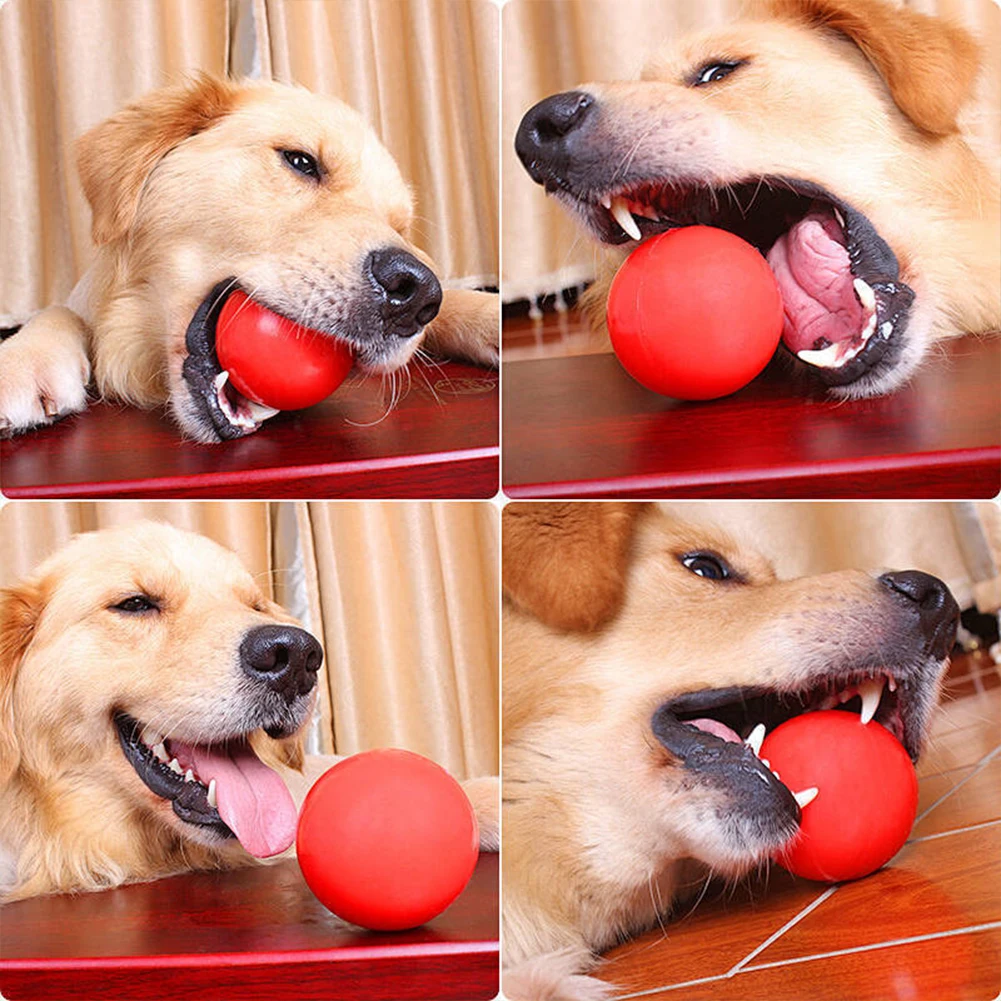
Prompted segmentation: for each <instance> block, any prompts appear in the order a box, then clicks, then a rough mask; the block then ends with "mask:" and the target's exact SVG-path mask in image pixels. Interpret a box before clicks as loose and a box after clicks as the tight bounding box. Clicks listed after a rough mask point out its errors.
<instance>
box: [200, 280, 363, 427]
mask: <svg viewBox="0 0 1001 1001" xmlns="http://www.w3.org/2000/svg"><path fill="white" fill-rule="evenodd" d="M215 337H216V345H215V346H216V355H217V356H218V358H219V364H220V365H221V366H222V368H223V369H225V370H226V371H227V372H229V378H230V381H231V382H232V383H233V385H234V386H235V387H236V388H237V389H238V390H239V391H240V392H241V393H242V394H243V395H244V396H246V397H247V399H249V400H253V401H254V402H256V403H260V404H263V405H264V406H266V407H273V408H274V409H275V410H301V409H302V408H303V407H311V406H312V405H313V404H314V403H319V402H320V401H321V400H325V399H326V398H327V397H328V396H329V395H330V394H331V393H332V392H333V391H334V390H335V389H337V387H338V386H339V385H340V384H341V383H342V382H343V381H344V380H345V378H346V377H347V374H348V372H350V371H351V366H352V364H353V359H352V356H351V351H350V349H349V348H348V347H347V345H345V344H343V343H341V342H340V341H337V340H334V338H332V337H331V336H330V335H329V334H324V333H321V332H319V331H317V330H310V329H309V328H308V327H303V326H301V325H300V324H298V323H293V322H292V321H291V320H288V319H286V318H285V317H284V316H279V315H278V314H277V313H273V312H272V311H271V310H270V309H267V308H265V307H264V306H262V305H261V304H260V303H257V302H254V300H253V299H251V298H250V297H249V296H248V295H246V294H245V293H244V292H241V291H240V290H239V289H237V290H236V291H235V292H232V293H231V294H230V296H229V298H228V299H227V300H226V302H225V304H224V305H223V307H222V309H221V310H220V311H219V319H218V321H217V322H216V335H215Z"/></svg>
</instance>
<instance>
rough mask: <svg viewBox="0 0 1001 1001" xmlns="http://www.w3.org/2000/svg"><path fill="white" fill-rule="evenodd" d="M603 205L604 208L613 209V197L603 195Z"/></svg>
mask: <svg viewBox="0 0 1001 1001" xmlns="http://www.w3.org/2000/svg"><path fill="white" fill-rule="evenodd" d="M601 204H602V205H604V207H605V208H606V209H611V207H612V196H611V195H602V196H601Z"/></svg>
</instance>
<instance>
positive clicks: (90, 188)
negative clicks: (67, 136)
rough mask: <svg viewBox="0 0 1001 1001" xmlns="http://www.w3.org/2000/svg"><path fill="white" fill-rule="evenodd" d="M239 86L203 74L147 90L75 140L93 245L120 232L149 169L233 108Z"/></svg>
mask: <svg viewBox="0 0 1001 1001" xmlns="http://www.w3.org/2000/svg"><path fill="white" fill-rule="evenodd" d="M239 93H240V88H239V87H238V86H237V85H236V84H233V83H230V82H228V81H226V80H220V79H219V78H217V77H212V76H208V75H202V76H199V77H197V78H196V79H194V80H192V81H191V82H189V83H187V84H183V85H181V86H177V87H165V88H163V89H161V90H154V91H153V92H152V93H149V94H146V95H145V96H144V97H142V98H140V99H139V100H138V101H135V102H134V103H132V104H130V105H128V106H127V107H125V108H123V109H122V110H121V111H119V112H118V113H117V114H116V115H113V116H112V117H111V118H109V119H108V120H107V121H105V122H102V123H101V124H100V125H97V126H95V127H94V128H92V129H91V130H90V131H89V132H85V133H84V134H83V135H82V136H81V137H80V138H79V139H78V140H77V143H76V162H77V169H78V170H79V171H80V180H81V181H82V182H83V190H84V194H86V196H87V201H88V202H90V208H91V213H92V216H93V221H92V234H93V238H94V242H95V243H97V244H102V243H107V242H108V241H110V240H115V239H118V238H119V237H122V236H124V235H125V234H126V233H127V232H128V230H129V227H130V226H131V225H132V221H133V219H134V218H135V214H136V210H137V208H138V207H139V196H140V194H141V193H142V188H143V185H144V184H145V183H146V179H147V178H148V177H149V175H150V172H151V171H152V170H153V168H154V167H155V166H156V164H157V163H158V162H159V160H160V159H161V158H162V157H163V156H165V155H166V154H167V153H169V152H170V150H172V149H173V148H174V147H175V146H177V145H178V143H181V142H183V141H184V140H185V139H188V138H190V137H191V136H193V135H197V134H198V133H199V132H203V131H204V130H205V129H207V128H208V127H209V126H210V125H211V124H212V123H213V122H215V121H218V120H219V119H220V118H221V117H222V116H223V115H226V114H227V113H228V112H229V111H231V110H232V109H233V106H234V105H235V103H236V101H237V97H238V95H239Z"/></svg>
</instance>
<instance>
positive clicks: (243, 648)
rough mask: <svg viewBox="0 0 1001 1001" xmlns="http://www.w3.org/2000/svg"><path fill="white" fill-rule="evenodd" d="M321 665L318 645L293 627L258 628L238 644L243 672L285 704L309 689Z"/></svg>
mask: <svg viewBox="0 0 1001 1001" xmlns="http://www.w3.org/2000/svg"><path fill="white" fill-rule="evenodd" d="M322 663H323V650H322V649H321V647H320V644H319V643H318V642H317V641H316V639H314V638H313V637H312V636H311V635H310V634H309V633H307V632H306V630H305V629H296V628H295V626H258V627H257V628H256V629H251V630H250V632H249V633H247V635H246V636H244V637H243V642H242V643H241V644H240V664H241V666H242V667H243V670H244V671H245V672H246V673H247V674H248V675H249V676H250V677H251V678H253V679H254V680H255V681H263V682H264V683H265V684H266V685H267V686H268V688H270V689H272V690H273V691H275V692H277V693H278V694H279V695H281V696H283V697H284V698H285V700H286V701H288V702H292V701H293V700H294V699H295V698H297V697H298V696H300V695H307V694H308V693H309V692H310V691H311V690H312V688H313V686H314V685H315V684H316V672H317V671H319V670H320V665H321V664H322Z"/></svg>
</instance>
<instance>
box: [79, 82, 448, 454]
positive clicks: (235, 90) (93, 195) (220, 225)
mask: <svg viewBox="0 0 1001 1001" xmlns="http://www.w3.org/2000/svg"><path fill="white" fill-rule="evenodd" d="M78 166H79V170H80V175H81V178H82V181H83V187H84V191H85V192H86V194H87V198H88V200H89V202H90V205H91V209H92V213H93V235H94V239H95V242H96V243H98V244H99V245H105V246H107V248H108V249H109V251H111V252H112V253H113V254H114V257H115V261H116V266H117V268H118V272H117V274H116V281H117V282H118V283H119V284H118V287H117V288H116V294H115V295H113V296H109V299H110V301H109V302H108V303H107V305H106V307H105V308H106V313H105V315H103V316H99V317H97V322H98V323H99V324H100V325H101V327H102V331H101V336H102V350H101V353H100V354H99V355H98V358H97V377H98V379H99V381H101V382H102V385H105V386H107V387H108V388H111V389H113V390H114V392H115V393H116V394H117V395H119V396H122V397H123V398H125V399H137V398H138V399H140V400H142V399H144V398H148V397H150V396H151V395H153V396H156V395H163V392H164V390H165V391H166V393H167V394H168V395H169V401H170V406H171V409H172V410H173V412H174V414H175V416H176V417H177V420H178V421H179V423H180V424H181V427H182V429H183V430H184V431H185V432H187V433H188V434H190V435H192V436H193V437H195V438H197V439H198V440H201V441H219V440H221V439H228V438H235V437H239V436H241V435H244V434H249V433H251V432H252V431H254V430H256V429H257V428H258V427H259V426H260V423H261V421H262V420H266V419H267V418H268V417H269V416H272V415H273V411H271V412H269V411H268V410H267V408H261V407H260V406H258V405H256V404H253V403H252V401H248V400H247V399H246V398H245V397H243V396H242V394H240V393H239V392H238V391H237V390H236V388H235V387H234V386H233V385H232V383H231V381H229V380H228V378H227V377H226V376H225V375H224V374H223V372H222V369H221V367H220V365H219V360H218V358H217V356H216V352H215V324H216V321H217V319H218V316H219V312H220V310H221V309H222V305H223V303H224V301H225V299H226V297H227V296H228V295H229V294H230V292H232V291H233V290H234V289H236V288H241V289H242V290H243V291H244V292H246V293H247V294H248V295H249V296H250V297H251V298H252V299H254V300H256V301H257V302H259V303H260V304H261V305H263V306H265V307H267V308H268V309H270V310H272V311H273V312H275V313H278V314H280V315H282V316H284V317H287V318H288V319H290V320H293V321H295V322H297V323H301V324H303V325H304V326H306V327H309V328H311V329H313V330H317V331H319V332H320V333H321V334H322V335H326V336H329V337H332V338H336V339H338V340H340V341H343V342H344V343H345V344H347V345H348V346H349V347H350V348H351V350H352V352H353V353H354V357H355V360H356V362H357V364H358V365H359V366H360V367H361V368H362V369H365V370H369V371H388V370H393V369H396V368H398V367H400V366H402V365H404V364H405V363H406V362H407V361H408V360H409V358H410V357H411V355H412V354H413V353H414V351H415V350H416V349H417V347H418V346H419V344H420V341H421V337H422V333H423V330H424V327H425V325H426V324H428V323H430V322H431V320H432V319H433V318H434V317H435V315H436V314H437V312H438V308H439V306H440V304H441V287H440V285H439V283H438V279H437V278H436V277H435V275H434V273H433V272H432V270H431V269H430V267H429V266H428V261H427V259H426V258H425V257H424V256H423V255H422V254H421V252H420V251H419V250H418V249H417V248H416V247H414V246H413V245H412V244H411V243H410V242H409V240H408V233H409V229H410V224H411V221H412V217H413V201H412V196H411V193H410V191H409V189H408V188H407V185H406V184H405V183H404V181H403V178H402V177H401V175H400V172H399V169H398V168H397V166H396V163H395V162H394V160H393V158H392V157H391V156H390V155H389V153H388V152H387V150H386V149H385V147H384V146H383V145H382V144H381V143H380V142H379V140H378V138H377V137H376V135H375V133H374V131H373V130H372V129H371V128H370V127H369V126H368V125H367V124H366V123H365V121H364V120H363V119H362V117H361V116H360V115H359V114H358V113H357V112H355V111H353V110H352V109H351V108H349V107H347V106H346V105H345V104H343V103H341V102H340V101H337V100H333V99H331V98H324V97H320V96H318V95H315V94H312V93H310V92H309V91H306V90H304V89H302V88H298V87H288V86H282V85H280V84H274V83H252V82H241V83H233V82H226V81H222V80H217V79H214V78H211V77H201V78H199V79H198V80H196V81H194V82H192V83H190V84H188V85H185V86H179V87H171V88H167V89H165V90H160V91H155V92H153V93H151V94H148V95H147V96H145V97H144V98H142V99H141V100H139V101H138V102H136V103H135V104H132V105H130V106H129V107H127V108H125V109H123V110H122V111H121V112H119V113H118V114H116V115H115V116H114V117H112V118H111V119H109V120H108V121H106V122H104V123H103V124H101V125H98V126H97V127H96V128H94V129H93V130H91V131H90V132H88V133H86V134H85V135H84V136H83V137H82V138H81V139H80V140H79V144H78ZM102 358H103V359H104V361H102ZM164 383H165V384H164Z"/></svg>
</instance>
